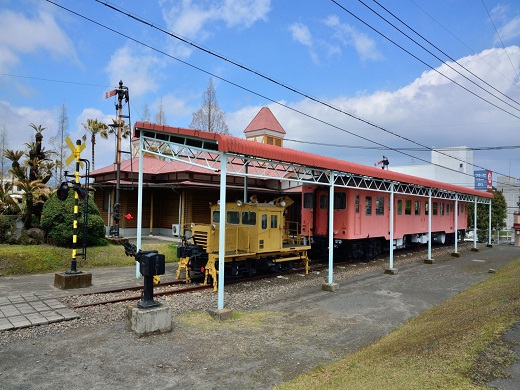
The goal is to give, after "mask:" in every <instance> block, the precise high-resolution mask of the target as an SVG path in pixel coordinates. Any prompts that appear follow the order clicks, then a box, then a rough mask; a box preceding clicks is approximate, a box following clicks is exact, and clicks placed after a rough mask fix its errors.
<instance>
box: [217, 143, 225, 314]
mask: <svg viewBox="0 0 520 390" xmlns="http://www.w3.org/2000/svg"><path fill="white" fill-rule="evenodd" d="M226 175H227V155H226V154H225V153H222V155H221V156H220V216H219V217H220V218H219V232H218V306H217V308H218V310H222V309H223V308H224V259H225V255H226Z"/></svg>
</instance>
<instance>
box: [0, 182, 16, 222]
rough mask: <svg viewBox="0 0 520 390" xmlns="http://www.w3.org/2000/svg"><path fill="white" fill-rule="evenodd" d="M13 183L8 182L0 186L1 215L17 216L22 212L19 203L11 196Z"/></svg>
mask: <svg viewBox="0 0 520 390" xmlns="http://www.w3.org/2000/svg"><path fill="white" fill-rule="evenodd" d="M12 188H13V183H10V182H8V181H6V182H5V183H4V184H3V185H0V214H6V215H11V214H17V213H18V212H19V211H20V208H19V207H18V203H17V202H16V200H14V198H13V197H12V196H11V194H10V192H12Z"/></svg>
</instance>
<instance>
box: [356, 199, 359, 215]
mask: <svg viewBox="0 0 520 390" xmlns="http://www.w3.org/2000/svg"><path fill="white" fill-rule="evenodd" d="M356 214H359V195H356Z"/></svg>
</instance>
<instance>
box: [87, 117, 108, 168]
mask: <svg viewBox="0 0 520 390" xmlns="http://www.w3.org/2000/svg"><path fill="white" fill-rule="evenodd" d="M82 125H83V128H84V129H85V130H87V131H88V132H89V133H90V143H91V145H92V170H94V169H95V168H94V149H95V145H96V135H98V134H99V135H100V136H101V138H103V139H107V138H108V132H107V129H108V126H107V125H106V124H105V123H103V122H100V121H98V120H97V119H87V124H86V125H85V124H84V123H82ZM85 137H86V135H85V136H84V139H85Z"/></svg>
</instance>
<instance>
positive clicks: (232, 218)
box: [226, 211, 240, 225]
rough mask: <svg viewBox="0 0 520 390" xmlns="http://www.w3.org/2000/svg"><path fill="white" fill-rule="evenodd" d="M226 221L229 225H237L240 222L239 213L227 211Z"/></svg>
mask: <svg viewBox="0 0 520 390" xmlns="http://www.w3.org/2000/svg"><path fill="white" fill-rule="evenodd" d="M226 222H227V223H229V224H231V225H238V224H239V223H240V213H239V212H238V211H228V212H227V218H226Z"/></svg>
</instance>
